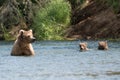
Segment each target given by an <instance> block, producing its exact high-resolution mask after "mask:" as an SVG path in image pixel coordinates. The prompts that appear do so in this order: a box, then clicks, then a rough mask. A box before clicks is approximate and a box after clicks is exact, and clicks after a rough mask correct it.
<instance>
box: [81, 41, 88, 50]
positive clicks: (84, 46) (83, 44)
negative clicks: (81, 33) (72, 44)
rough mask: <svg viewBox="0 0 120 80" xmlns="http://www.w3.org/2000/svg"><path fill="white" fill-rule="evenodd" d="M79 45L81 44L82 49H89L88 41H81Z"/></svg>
mask: <svg viewBox="0 0 120 80" xmlns="http://www.w3.org/2000/svg"><path fill="white" fill-rule="evenodd" d="M79 46H80V50H88V48H87V43H86V42H84V43H80V44H79Z"/></svg>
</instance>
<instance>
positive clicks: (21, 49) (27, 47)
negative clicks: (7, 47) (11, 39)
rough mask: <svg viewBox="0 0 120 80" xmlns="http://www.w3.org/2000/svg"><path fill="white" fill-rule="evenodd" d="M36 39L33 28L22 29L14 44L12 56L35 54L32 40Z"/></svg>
mask: <svg viewBox="0 0 120 80" xmlns="http://www.w3.org/2000/svg"><path fill="white" fill-rule="evenodd" d="M34 41H35V38H34V37H33V33H32V30H29V31H25V30H20V31H19V34H18V36H17V39H16V41H15V43H14V45H13V48H12V51H11V55H12V56H31V55H34V54H35V53H34V50H33V47H32V44H31V43H32V42H34Z"/></svg>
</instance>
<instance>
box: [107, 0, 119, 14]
mask: <svg viewBox="0 0 120 80" xmlns="http://www.w3.org/2000/svg"><path fill="white" fill-rule="evenodd" d="M107 2H108V4H109V5H110V6H112V7H113V9H114V11H115V13H117V12H118V11H119V10H120V0H107Z"/></svg>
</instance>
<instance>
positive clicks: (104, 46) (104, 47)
mask: <svg viewBox="0 0 120 80" xmlns="http://www.w3.org/2000/svg"><path fill="white" fill-rule="evenodd" d="M98 50H108V44H107V41H100V42H98Z"/></svg>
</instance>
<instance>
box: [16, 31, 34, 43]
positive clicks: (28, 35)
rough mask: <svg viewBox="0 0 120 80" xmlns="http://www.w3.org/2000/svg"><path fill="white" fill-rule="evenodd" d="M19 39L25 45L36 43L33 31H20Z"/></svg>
mask: <svg viewBox="0 0 120 80" xmlns="http://www.w3.org/2000/svg"><path fill="white" fill-rule="evenodd" d="M18 39H19V40H21V41H22V42H24V43H32V42H34V41H35V38H34V37H33V33H32V30H31V29H30V30H28V31H25V30H20V31H19V35H18Z"/></svg>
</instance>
